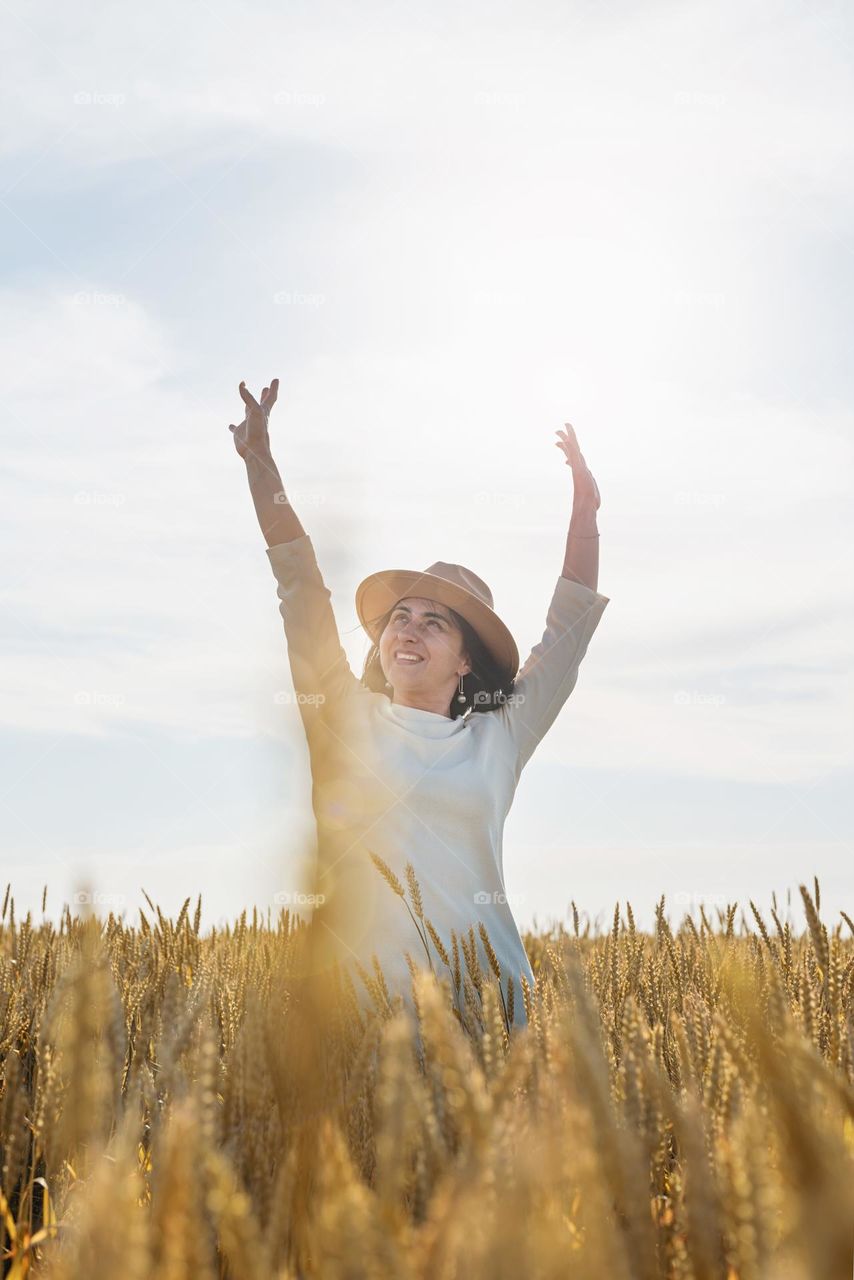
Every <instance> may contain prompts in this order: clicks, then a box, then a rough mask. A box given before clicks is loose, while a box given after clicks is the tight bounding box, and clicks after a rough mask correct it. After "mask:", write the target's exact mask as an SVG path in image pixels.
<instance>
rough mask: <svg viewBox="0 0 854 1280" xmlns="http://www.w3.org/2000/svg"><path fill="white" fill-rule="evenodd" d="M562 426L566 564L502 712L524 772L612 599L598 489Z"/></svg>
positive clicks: (571, 685)
mask: <svg viewBox="0 0 854 1280" xmlns="http://www.w3.org/2000/svg"><path fill="white" fill-rule="evenodd" d="M566 427H567V430H566V431H563V432H558V435H560V436H561V440H560V441H557V442H556V443H557V445H558V448H560V449H562V450H563V452H564V454H565V455H566V459H567V465H569V466H571V467H572V477H573V502H572V515H571V516H570V521H569V531H568V533H567V538H566V550H565V554H564V562H563V570H562V572H561V576H560V577H559V578H558V580H557V583H556V585H555V589H554V592H553V594H552V599H551V602H550V604H549V608H548V614H547V617H546V628H545V631H544V632H543V636H542V639H541V640H540V641H539V643H538V644H536V645H535V646H534V648H533V649H532V650H531V652H530V654H529V655H528V658H527V659H526V661H525V663H524V664H523V666H522V669H521V671H520V672H519V674H518V676H517V677H516V681H515V684H514V686H513V693H512V694H511V695H510V697H509V698H508V700H507V702H506V703H505V705H504V706H503V707H502V708H501V710H500V712H497V713H495V714H498V715H500V716H501V717H502V719H503V722H504V725H505V727H506V729H507V732H508V733H509V734H510V736H511V738H512V741H513V745H514V747H515V751H516V762H517V770H518V771H519V772H521V770H522V769H523V768H524V766H525V765H526V764H527V762H528V761H529V760H530V758H531V756H532V755H533V752H534V750H535V749H536V747H537V744H538V743H539V742H540V740H541V739H542V737H543V734H544V733H545V732H546V731H547V730H548V729H549V728H550V727H551V726H552V724H553V723H554V721H555V720H556V719H557V715H558V712H559V711H560V709H561V707H562V706H563V705H564V703H565V702H566V700H567V698H568V697H569V695H570V694H571V693H572V691H573V689H574V688H575V685H576V682H577V680H578V669H579V667H580V665H581V661H582V659H583V657H584V655H585V653H586V652H587V646H588V644H589V643H590V639H591V637H592V635H593V632H594V631H595V630H596V628H597V626H598V625H599V620H600V618H601V617H602V614H603V613H604V612H605V608H606V606H607V604H608V602H609V597H608V596H603V595H601V594H600V593H599V592H598V591H597V586H598V581H599V533H598V530H597V528H596V512H597V510H598V508H599V504H600V501H601V499H600V497H599V489H598V486H597V484H596V481H595V480H594V479H593V476H592V475H591V474H590V471H589V470H588V468H587V464H586V463H585V461H584V458H583V456H582V454H581V451H580V449H579V447H578V441H577V440H576V438H575V432H574V430H573V429H572V427H571V426H570V424H569V423H567V424H566Z"/></svg>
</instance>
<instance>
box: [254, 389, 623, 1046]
mask: <svg viewBox="0 0 854 1280" xmlns="http://www.w3.org/2000/svg"><path fill="white" fill-rule="evenodd" d="M239 390H240V395H241V397H242V399H243V402H244V405H245V407H246V409H245V417H244V419H243V421H242V422H241V423H240V424H239V425H236V426H235V425H234V424H231V425H230V426H229V430H230V431H232V432H233V433H234V443H235V447H236V449H237V452H238V454H239V455H240V456H241V457H242V458H243V459H244V460H245V462H246V467H247V474H248V478H249V486H250V490H251V493H252V498H253V501H254V504H255V510H256V513H257V516H258V521H259V523H260V525H261V530H262V532H263V534H264V537H265V539H266V542H267V555H268V557H269V560H270V564H271V566H272V569H273V573H274V575H275V577H276V580H277V584H278V597H279V600H280V612H281V615H282V618H283V620H284V626H285V635H286V638H287V645H288V654H289V658H290V665H291V671H292V674H293V680H294V687H295V690H296V693H297V700H298V705H299V708H300V713H301V717H302V722H303V726H304V729H305V733H306V737H307V740H308V746H309V752H310V759H311V769H312V803H313V807H314V813H315V818H316V822H317V833H318V883H317V887H318V890H319V898H320V900H321V906H319V907H318V908H316V910H315V918H317V919H318V920H320V921H321V922H322V924H323V926H324V932H323V936H324V937H325V938H326V940H327V944H328V957H327V958H328V961H329V962H330V963H331V961H332V960H333V959H336V960H339V961H342V962H343V963H344V964H345V965H349V966H350V970H351V973H353V972H354V971H355V973H356V974H358V972H359V969H360V967H361V970H362V971H363V972H364V971H367V973H368V974H373V972H375V969H374V967H373V966H372V959H373V957H374V956H376V958H377V960H378V962H379V965H380V967H381V969H382V972H383V974H384V976H385V979H386V983H387V986H388V988H389V990H390V991H391V993H392V994H395V993H400V994H401V995H402V996H403V998H404V1001H405V1002H406V1003H407V1004H408V1005H409V1004H410V996H409V992H410V986H411V973H410V964H409V961H408V960H407V952H408V953H409V955H410V956H411V960H412V961H414V962H415V964H417V965H419V966H422V967H424V968H427V966H428V965H429V966H430V968H432V969H434V970H435V971H436V972H437V974H438V975H439V976H440V977H445V978H447V979H448V981H449V983H450V984H451V989H452V991H453V990H455V983H454V982H453V978H452V974H453V970H454V968H455V965H454V961H453V959H452V957H453V942H454V935H456V938H457V940H461V939H465V940H466V949H467V950H469V957H470V959H474V956H472V954H471V950H470V946H471V942H472V941H473V942H474V944H475V948H476V952H477V961H478V962H479V964H480V966H481V969H482V970H483V972H484V974H485V975H488V976H490V975H492V974H494V971H495V968H496V966H497V968H498V970H499V975H498V978H497V980H498V982H499V984H500V986H501V994H502V997H503V999H504V1002H505V1009H506V1006H507V1002H508V1000H509V987H510V984H511V979H512V986H513V991H514V995H515V999H514V1000H513V1014H514V1016H513V1019H512V1020H513V1021H514V1022H515V1023H517V1024H523V1023H524V1022H525V1020H526V1019H525V1008H524V1003H523V1000H522V999H521V998H520V997H521V995H522V989H521V978H522V977H523V976H524V977H525V979H526V980H527V982H528V983H529V984H530V985H531V986H533V973H532V971H531V966H530V963H529V961H528V958H527V956H526V954H525V950H524V947H523V945H522V941H521V938H520V936H519V930H518V928H517V926H516V922H515V920H514V918H513V913H512V911H511V909H510V905H509V904H508V902H507V896H506V893H505V890H504V867H503V850H502V833H503V828H504V821H505V819H506V817H507V813H508V812H509V809H510V805H511V803H512V800H513V795H514V793H515V790H516V786H517V784H518V782H519V777H520V774H521V771H522V769H523V768H524V766H525V764H526V763H527V762H528V760H529V759H530V758H531V755H532V754H533V751H534V750H535V748H536V745H537V743H538V742H539V741H540V739H541V738H542V736H543V734H544V733H545V732H546V730H547V729H548V728H549V727H550V726H551V725H552V724H553V722H554V720H555V718H556V717H557V714H558V712H559V711H560V708H561V707H562V706H563V704H564V702H565V701H566V699H567V698H568V697H569V695H570V693H571V692H572V690H573V688H574V687H575V683H576V680H577V678H578V668H579V664H580V663H581V660H582V658H583V657H584V654H585V652H586V650H587V645H588V643H589V641H590V637H591V636H592V635H593V632H594V631H595V629H596V627H597V625H598V623H599V619H600V618H601V616H602V613H603V612H604V609H605V606H606V605H607V604H608V600H609V597H607V596H603V595H600V594H599V593H598V591H597V582H598V566H599V551H598V537H599V535H598V532H597V529H596V512H597V509H598V507H599V503H600V498H599V490H598V487H597V485H596V481H595V480H594V479H593V476H592V475H591V474H590V471H589V470H588V468H587V466H586V464H585V461H584V458H583V456H582V454H581V452H580V449H579V446H578V442H577V440H576V437H575V432H574V431H573V429H572V427H571V426H570V424H568V423H567V424H566V430H565V431H559V432H558V435H559V437H560V439H559V440H558V441H556V442H555V443H556V444H557V446H558V448H560V449H561V450H562V452H563V453H564V454H565V456H566V461H567V464H568V465H569V466H570V467H571V468H572V476H573V486H574V499H573V508H572V516H571V519H570V522H569V532H568V534H567V540H566V552H565V557H564V563H563V569H562V571H561V575H560V577H559V578H558V580H557V584H556V586H555V590H554V594H553V596H552V600H551V604H550V606H549V610H548V616H547V619H546V629H545V633H544V635H543V637H542V639H541V640H540V641H539V643H538V644H537V645H535V647H534V648H533V649H532V651H531V653H530V656H529V657H528V659H527V661H526V662H525V664H524V666H523V667H522V670H521V671H518V667H519V654H518V650H517V648H516V645H515V643H514V640H513V637H512V635H511V634H510V632H509V630H508V629H507V627H506V626H505V625H504V623H503V622H502V621H501V619H500V618H499V617H498V615H497V614H496V613H495V611H494V610H493V608H492V604H493V600H492V595H491V593H490V591H489V588H488V587H487V585H486V583H485V582H483V581H482V579H481V578H479V577H478V576H477V575H476V574H474V573H472V572H471V570H468V569H466V568H465V567H464V566H462V565H457V564H449V563H446V562H444V561H437V562H436V563H434V564H432V565H431V566H430V567H429V569H427V570H425V571H423V572H418V571H414V570H386V571H383V572H380V573H375V574H372V575H370V576H369V577H368V578H366V579H365V580H364V581H363V582H362V583H361V584H360V586H359V588H358V590H357V592H356V610H357V614H358V616H359V620H360V622H361V623H362V626H363V627H364V629H365V631H366V632H367V634H368V636H369V637H370V639H371V641H372V645H371V649H370V652H369V653H368V655H367V658H366V661H365V666H364V670H363V672H362V676H361V678H357V677H356V676H355V674H354V673H353V671H352V670H351V669H350V666H349V665H348V662H347V658H346V656H345V653H344V650H343V649H342V647H341V643H340V639H339V636H338V631H337V628H336V624H335V619H334V616H333V613H332V608H331V604H330V593H329V591H328V590H327V588H326V586H325V584H324V582H323V579H322V577H321V574H320V570H319V569H318V566H317V561H316V559H315V554H314V547H313V546H312V542H311V539H310V537H309V536H308V534H306V532H305V530H304V529H303V527H302V524H301V523H300V520H299V518H298V516H297V514H296V512H295V511H294V510H293V507H292V506H291V505H290V503H289V501H288V499H287V497H286V494H285V490H284V486H283V484H282V480H281V477H280V475H279V472H278V469H277V467H276V464H275V462H274V461H273V457H272V453H271V451H270V440H269V434H268V420H269V415H270V411H271V409H272V408H273V405H274V404H275V403H276V398H277V395H278V379H277V378H274V379H273V381H272V383H271V384H270V386H269V387H265V388H264V389H263V392H262V395H261V399H260V402H258V401H256V400H255V398H254V397H253V396H252V395H251V394H250V392H249V391H248V390H247V389H246V386H245V384H244V383H243V382H241V383H240V388H239ZM517 672H518V674H517ZM407 863H411V864H412V867H413V869H414V872H415V877H416V879H417V882H418V885H420V891H421V902H420V904H419V903H418V901H417V898H416V901H415V903H414V904H413V906H414V910H411V909H408V907H407V903H406V901H405V900H404V901H401V899H400V896H399V894H398V889H400V888H401V887H402V886H403V885H405V884H406V883H407ZM386 869H387V870H386ZM411 902H412V898H411V894H410V903H411ZM419 906H420V911H419ZM420 912H423V917H426V918H427V919H429V921H430V923H431V925H432V927H433V933H431V932H430V931H429V930H428V929H427V928H426V926H425V922H424V919H423V918H422V915H421V914H420ZM481 925H483V926H485V929H486V933H487V936H488V939H489V941H490V943H491V947H492V950H493V957H492V963H491V961H490V956H489V955H488V952H487V951H486V950H485V943H484V942H483V941H482V933H481V928H480V927H481ZM416 930H417V931H418V932H417V933H416ZM469 930H471V931H472V932H469ZM452 931H453V933H452ZM435 935H438V939H439V943H440V944H441V946H439V945H438V944H437V943H436V942H435ZM443 953H444V958H443ZM460 959H461V961H462V960H463V957H462V956H461V957H460ZM448 961H450V964H448ZM466 967H467V966H466V965H464V964H463V966H462V971H463V973H464V972H465V968H466ZM492 980H495V979H494V978H493V979H492ZM355 983H356V986H357V989H358V988H360V987H361V983H360V982H359V979H358V976H357V977H356V978H355ZM455 998H458V997H455Z"/></svg>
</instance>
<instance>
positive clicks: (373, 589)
mask: <svg viewBox="0 0 854 1280" xmlns="http://www.w3.org/2000/svg"><path fill="white" fill-rule="evenodd" d="M404 596H425V597H427V598H428V599H430V600H438V601H439V602H440V603H441V604H444V605H447V607H448V608H449V609H455V610H456V611H457V613H459V614H460V615H461V616H462V617H463V618H465V620H466V622H468V623H469V624H470V625H471V626H472V627H473V628H474V629H475V631H476V632H477V634H478V635H479V636H480V638H481V640H482V641H483V643H484V644H485V645H486V647H487V649H488V650H489V651H490V653H491V654H492V655H493V657H494V658H495V660H496V662H497V663H498V664H499V666H500V667H501V668H502V669H503V670H504V671H505V672H506V673H507V679H508V680H512V679H513V678H514V677H515V676H516V673H517V672H518V670H519V650H518V649H517V648H516V641H515V640H514V639H513V636H512V635H511V634H510V631H509V630H508V628H507V627H506V626H505V625H504V623H503V622H502V621H501V619H500V618H499V616H498V614H497V613H496V612H495V610H494V609H493V607H492V592H491V591H490V589H489V587H488V586H487V585H486V583H485V582H484V581H483V579H482V578H479V577H478V576H477V574H476V573H472V571H471V569H467V568H466V567H465V565H461V564H447V563H446V562H445V561H444V560H437V561H436V563H435V564H431V565H430V566H429V568H427V569H425V570H424V572H423V573H419V572H418V571H417V570H415V569H382V570H381V571H380V572H379V573H372V574H370V575H369V577H367V578H364V579H363V580H362V582H360V583H359V586H358V587H357V588H356V613H357V614H358V616H359V621H360V622H361V624H362V626H363V627H364V628H365V630H366V631H367V633H368V635H369V636H370V638H371V640H373V642H374V644H377V643H378V642H379V632H378V630H377V624H378V623H379V621H380V619H381V618H382V617H383V615H384V614H385V613H387V612H388V610H389V609H391V608H392V606H393V605H395V604H397V602H398V600H401V599H402V598H403V597H404Z"/></svg>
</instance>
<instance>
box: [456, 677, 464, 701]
mask: <svg viewBox="0 0 854 1280" xmlns="http://www.w3.org/2000/svg"><path fill="white" fill-rule="evenodd" d="M465 700H466V695H465V694H464V693H463V675H462V672H460V691H459V693H458V694H457V702H465Z"/></svg>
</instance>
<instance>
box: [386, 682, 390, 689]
mask: <svg viewBox="0 0 854 1280" xmlns="http://www.w3.org/2000/svg"><path fill="white" fill-rule="evenodd" d="M385 687H386V688H387V689H390V688H391V684H390V683H389V681H388V680H386V682H385Z"/></svg>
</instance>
